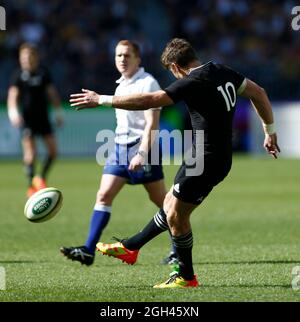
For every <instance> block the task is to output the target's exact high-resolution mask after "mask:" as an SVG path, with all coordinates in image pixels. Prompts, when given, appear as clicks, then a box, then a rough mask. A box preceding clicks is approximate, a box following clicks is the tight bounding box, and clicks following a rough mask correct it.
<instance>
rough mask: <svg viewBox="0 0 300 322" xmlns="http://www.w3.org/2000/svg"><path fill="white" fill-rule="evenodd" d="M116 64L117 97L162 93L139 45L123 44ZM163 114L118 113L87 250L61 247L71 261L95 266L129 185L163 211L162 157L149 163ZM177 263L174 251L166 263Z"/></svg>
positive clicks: (119, 49) (129, 42) (119, 46)
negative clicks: (103, 237) (139, 189)
mask: <svg viewBox="0 0 300 322" xmlns="http://www.w3.org/2000/svg"><path fill="white" fill-rule="evenodd" d="M115 64H116V68H117V69H118V71H119V72H120V74H121V78H120V79H118V80H117V81H116V82H117V83H118V84H119V85H118V87H117V89H116V92H115V95H116V96H120V95H126V94H133V93H135V94H136V93H148V92H154V91H157V90H160V86H159V84H158V82H157V81H156V80H155V79H154V77H153V76H152V75H150V74H149V73H146V72H145V70H144V68H143V67H140V64H141V54H140V49H139V46H138V45H137V44H136V43H134V42H132V41H129V40H121V41H120V42H119V43H118V44H117V46H116V50H115ZM160 110H161V109H160V108H155V109H150V110H146V111H127V110H121V109H119V110H118V109H116V119H117V127H116V131H115V133H116V138H115V153H113V154H112V155H110V157H109V158H108V160H107V162H106V165H105V167H104V169H103V174H102V178H101V183H100V188H99V190H98V192H97V198H96V203H95V206H94V210H93V214H92V218H91V224H90V230H89V235H88V238H87V240H86V242H85V244H84V246H76V247H61V249H60V251H61V253H62V254H63V255H65V256H66V257H67V258H69V259H71V260H75V261H79V262H80V263H82V264H85V265H91V264H93V262H94V254H95V249H96V244H97V242H98V241H99V238H100V236H101V233H102V231H103V229H104V228H105V227H106V225H107V223H108V221H109V218H110V214H111V207H112V203H113V200H114V198H115V197H116V196H117V194H118V193H119V192H120V190H121V189H122V188H123V186H124V185H125V184H126V183H129V184H143V185H144V187H145V189H146V191H147V192H148V195H149V199H150V200H151V201H152V202H153V203H154V204H155V205H156V206H157V207H159V208H162V207H163V201H164V198H165V195H166V192H167V191H166V187H165V183H164V175H163V171H162V165H161V153H160V158H159V160H160V162H159V163H160V164H157V165H151V162H149V163H148V162H147V159H148V155H150V153H149V152H150V149H151V146H152V145H153V143H154V142H153V137H151V131H153V130H158V129H159V119H160ZM121 151H123V152H126V155H128V162H127V163H126V164H124V162H121V161H120V160H121V158H122V156H121V155H120V153H122V152H121ZM123 159H124V158H122V161H123ZM126 159H127V157H126ZM145 164H147V165H146V166H145ZM176 260H177V256H176V254H175V252H174V251H171V252H170V255H169V257H167V261H166V263H169V264H173V263H176Z"/></svg>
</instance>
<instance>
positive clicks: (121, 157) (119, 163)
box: [103, 141, 164, 185]
mask: <svg viewBox="0 0 300 322" xmlns="http://www.w3.org/2000/svg"><path fill="white" fill-rule="evenodd" d="M138 147H139V144H138V141H136V142H134V143H132V144H127V145H121V144H118V143H116V144H115V150H114V152H113V153H111V155H110V156H109V157H108V159H107V160H106V163H105V166H104V168H103V174H111V175H115V176H117V177H122V178H126V179H127V183H128V184H132V185H135V184H145V183H150V182H154V181H158V180H161V179H163V178H164V174H163V170H162V161H161V148H160V149H159V150H160V151H159V158H158V159H159V162H158V163H159V164H154V165H151V162H149V163H147V164H146V165H144V166H143V167H142V168H141V169H140V170H137V171H132V170H129V169H128V167H129V164H130V160H131V159H132V158H133V157H134V156H135V155H136V153H137V151H138ZM148 155H151V151H149V154H148Z"/></svg>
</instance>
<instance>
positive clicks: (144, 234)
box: [122, 209, 169, 250]
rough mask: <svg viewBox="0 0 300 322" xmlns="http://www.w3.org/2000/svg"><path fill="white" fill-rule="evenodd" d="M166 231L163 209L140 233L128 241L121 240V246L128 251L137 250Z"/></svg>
mask: <svg viewBox="0 0 300 322" xmlns="http://www.w3.org/2000/svg"><path fill="white" fill-rule="evenodd" d="M168 229H169V226H168V223H167V216H166V214H165V212H164V211H163V209H160V210H159V211H158V212H157V213H156V215H155V216H154V217H153V218H152V219H151V221H150V222H149V223H148V225H147V226H145V228H144V229H143V230H142V231H140V232H139V233H137V234H136V235H134V236H132V237H130V238H128V239H125V240H122V244H123V245H124V246H125V247H126V248H128V249H129V250H137V249H140V248H142V247H143V246H144V245H145V244H147V243H148V242H149V241H150V240H151V239H153V238H154V237H156V236H158V235H159V234H160V233H162V232H163V231H166V230H168Z"/></svg>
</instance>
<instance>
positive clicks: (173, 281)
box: [97, 193, 198, 288]
mask: <svg viewBox="0 0 300 322" xmlns="http://www.w3.org/2000/svg"><path fill="white" fill-rule="evenodd" d="M166 200H167V202H166V203H165V205H164V209H165V210H166V211H167V212H168V219H167V216H166V213H165V211H164V210H163V209H160V210H159V211H158V212H157V213H156V215H155V216H154V217H153V219H152V220H151V221H150V222H149V223H148V225H147V226H145V228H144V229H143V230H142V231H141V232H139V233H137V234H136V235H134V236H133V237H131V238H128V239H125V240H121V241H120V242H119V243H115V244H104V243H98V244H97V249H98V250H99V251H100V252H102V253H103V254H105V255H109V256H112V257H115V258H117V259H120V260H122V261H123V262H126V263H128V264H134V263H135V262H136V259H137V255H138V252H139V250H140V249H141V248H142V247H143V246H144V245H145V244H146V243H147V242H149V241H150V240H151V239H153V238H154V237H156V236H158V235H159V234H160V233H162V232H163V231H166V230H168V229H169V226H170V227H171V235H172V240H173V243H174V245H175V247H176V252H177V255H178V259H179V272H178V273H176V274H175V275H173V276H172V277H171V278H169V279H168V280H167V281H166V282H164V283H160V284H157V285H155V288H186V287H196V286H198V282H197V279H196V276H195V275H194V271H193V264H192V246H193V236H192V231H191V227H190V222H189V217H190V214H191V213H192V211H193V210H194V209H195V208H196V207H197V206H196V205H193V204H189V203H185V202H182V201H180V200H179V199H177V198H176V197H174V196H173V195H171V193H169V194H168V196H167V197H166ZM134 256H135V258H134ZM132 258H134V259H133V260H132Z"/></svg>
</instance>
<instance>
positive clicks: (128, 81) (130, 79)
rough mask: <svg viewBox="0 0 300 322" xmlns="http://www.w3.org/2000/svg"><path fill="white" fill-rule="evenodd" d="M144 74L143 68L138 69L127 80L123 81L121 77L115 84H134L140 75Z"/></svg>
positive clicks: (123, 78)
mask: <svg viewBox="0 0 300 322" xmlns="http://www.w3.org/2000/svg"><path fill="white" fill-rule="evenodd" d="M144 72H145V69H144V67H140V68H139V69H138V71H137V72H136V73H135V74H134V75H133V76H132V77H131V78H129V79H125V77H124V76H121V77H120V78H119V79H118V80H116V83H118V84H120V83H122V82H125V83H126V84H127V85H128V84H131V83H133V82H135V81H136V80H137V79H138V78H140V77H141V76H142V74H143V73H144Z"/></svg>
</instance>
